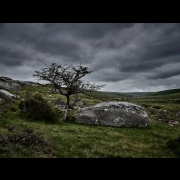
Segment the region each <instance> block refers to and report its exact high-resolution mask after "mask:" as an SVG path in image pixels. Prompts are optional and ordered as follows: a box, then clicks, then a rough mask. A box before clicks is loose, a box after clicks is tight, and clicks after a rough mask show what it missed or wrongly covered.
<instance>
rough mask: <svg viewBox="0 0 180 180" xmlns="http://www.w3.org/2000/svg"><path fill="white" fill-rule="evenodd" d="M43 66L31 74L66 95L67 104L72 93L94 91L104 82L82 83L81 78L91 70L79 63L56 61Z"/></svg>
mask: <svg viewBox="0 0 180 180" xmlns="http://www.w3.org/2000/svg"><path fill="white" fill-rule="evenodd" d="M45 66H46V67H45V68H42V69H41V70H40V71H35V73H34V74H33V76H34V77H36V78H37V79H38V80H46V81H49V82H50V83H51V84H52V85H53V86H54V87H55V88H56V89H58V90H59V92H60V93H61V94H62V95H64V96H66V97H67V105H68V106H69V97H70V96H71V95H72V94H77V93H85V92H91V91H96V90H100V89H101V88H102V87H104V86H105V84H102V85H96V84H95V83H89V82H87V83H84V81H82V80H81V78H82V77H84V76H86V75H87V74H90V73H91V72H93V71H91V70H89V69H88V67H83V66H82V65H81V63H80V65H78V66H73V65H67V64H65V65H61V64H60V65H59V64H56V63H52V64H50V65H46V64H45ZM64 90H65V91H64Z"/></svg>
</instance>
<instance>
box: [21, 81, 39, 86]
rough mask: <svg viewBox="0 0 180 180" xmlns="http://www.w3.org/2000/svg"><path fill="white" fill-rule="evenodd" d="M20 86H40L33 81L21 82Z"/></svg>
mask: <svg viewBox="0 0 180 180" xmlns="http://www.w3.org/2000/svg"><path fill="white" fill-rule="evenodd" d="M19 82H20V84H22V85H28V86H38V85H40V84H39V83H37V82H32V81H19Z"/></svg>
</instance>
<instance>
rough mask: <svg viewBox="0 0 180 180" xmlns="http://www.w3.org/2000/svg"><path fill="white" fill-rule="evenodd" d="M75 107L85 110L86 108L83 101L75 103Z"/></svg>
mask: <svg viewBox="0 0 180 180" xmlns="http://www.w3.org/2000/svg"><path fill="white" fill-rule="evenodd" d="M75 106H77V107H80V108H83V107H84V103H83V102H82V101H78V102H76V103H75Z"/></svg>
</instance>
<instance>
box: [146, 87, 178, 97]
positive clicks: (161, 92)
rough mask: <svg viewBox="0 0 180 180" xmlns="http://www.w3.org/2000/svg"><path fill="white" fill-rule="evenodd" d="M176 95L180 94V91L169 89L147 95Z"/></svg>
mask: <svg viewBox="0 0 180 180" xmlns="http://www.w3.org/2000/svg"><path fill="white" fill-rule="evenodd" d="M175 93H180V89H169V90H165V91H158V92H154V93H150V94H147V96H160V95H168V94H175Z"/></svg>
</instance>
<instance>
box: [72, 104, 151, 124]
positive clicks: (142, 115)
mask: <svg viewBox="0 0 180 180" xmlns="http://www.w3.org/2000/svg"><path fill="white" fill-rule="evenodd" d="M74 117H75V118H76V120H75V122H77V123H84V124H99V125H107V126H126V127H135V126H137V127H146V126H149V125H150V120H149V117H148V114H147V113H146V112H145V110H144V108H143V107H141V106H139V105H137V104H133V103H128V102H119V101H118V102H116V101H109V102H102V103H99V104H96V105H95V106H91V107H87V108H82V109H81V111H80V112H79V113H78V114H75V115H74Z"/></svg>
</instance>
